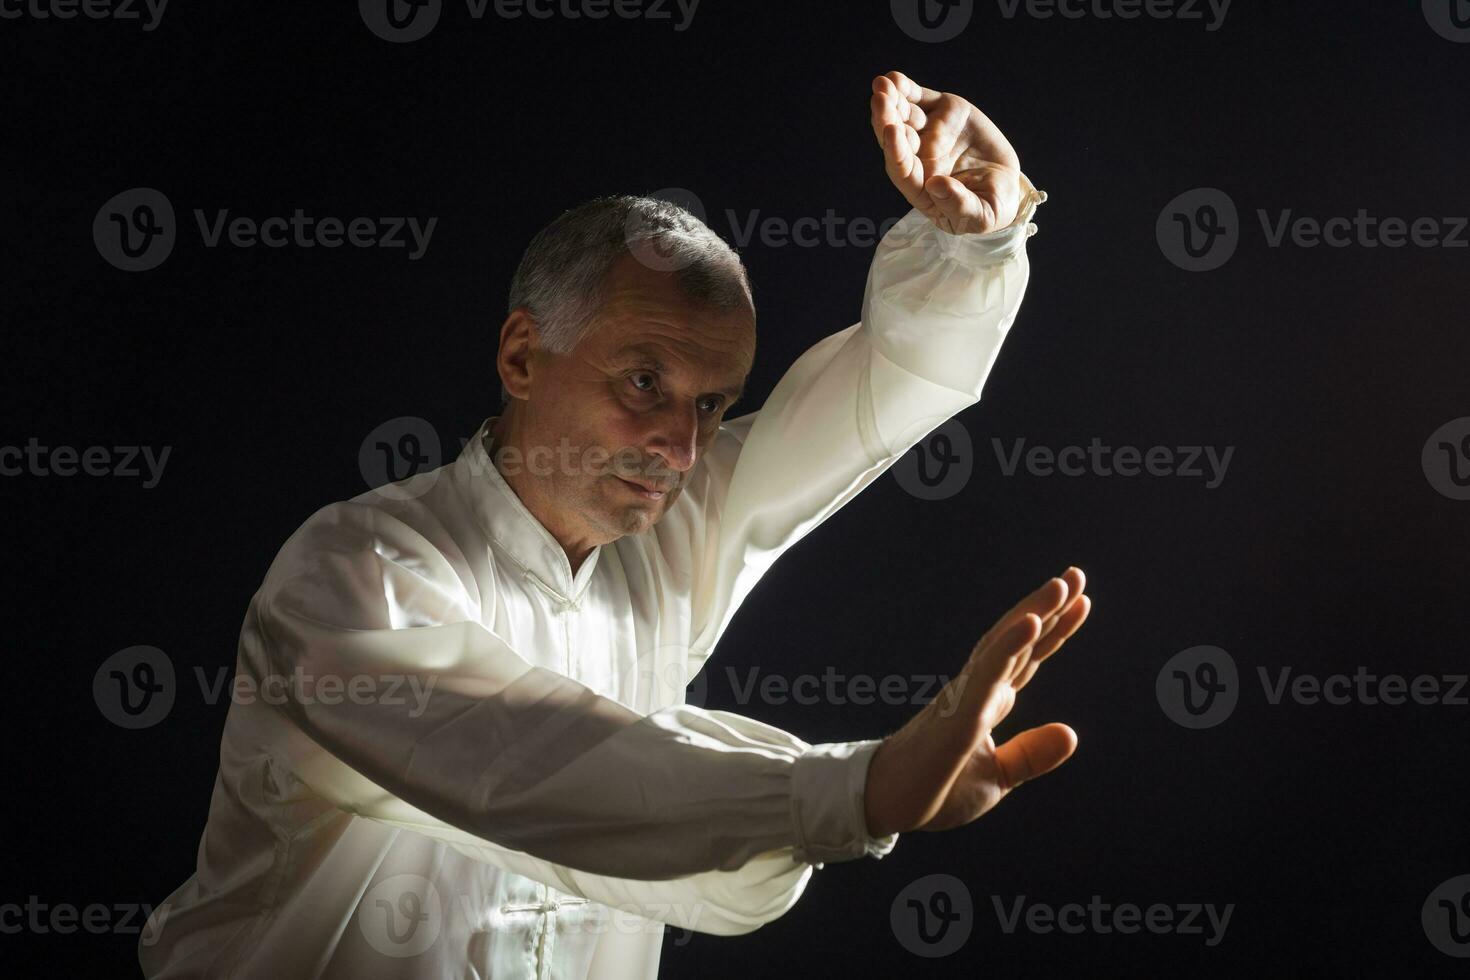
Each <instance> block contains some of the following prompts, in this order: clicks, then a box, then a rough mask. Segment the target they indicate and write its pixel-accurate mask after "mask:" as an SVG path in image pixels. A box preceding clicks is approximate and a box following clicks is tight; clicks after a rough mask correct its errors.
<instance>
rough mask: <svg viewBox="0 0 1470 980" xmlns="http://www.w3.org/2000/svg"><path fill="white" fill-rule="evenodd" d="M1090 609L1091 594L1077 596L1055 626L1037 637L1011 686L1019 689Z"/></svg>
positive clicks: (1084, 619)
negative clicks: (1046, 633) (1044, 634)
mask: <svg viewBox="0 0 1470 980" xmlns="http://www.w3.org/2000/svg"><path fill="white" fill-rule="evenodd" d="M1091 610H1092V597H1091V596H1085V595H1083V596H1078V597H1077V599H1076V600H1075V601H1074V602H1073V603H1072V605H1071V606H1068V607H1067V611H1066V612H1065V613H1063V614H1062V615H1061V617H1060V618H1058V620H1057V625H1056V628H1055V629H1053V630H1052V632H1051V633H1049V634H1048V635H1046V636H1044V637H1042V638H1041V639H1039V640H1038V641H1037V642H1036V643H1035V645H1033V646H1032V648H1031V654H1030V656H1029V657H1028V658H1027V661H1026V664H1025V665H1024V666H1023V667H1022V669H1021V671H1020V673H1019V674H1017V675H1016V679H1015V680H1014V681H1013V682H1012V683H1011V686H1012V687H1014V688H1016V690H1018V691H1019V690H1020V689H1021V688H1023V687H1025V686H1026V684H1027V682H1029V681H1030V680H1031V678H1032V677H1033V676H1034V675H1035V674H1036V670H1037V668H1038V667H1040V666H1041V664H1042V662H1043V661H1045V660H1046V658H1047V657H1050V656H1051V655H1052V654H1053V653H1056V652H1057V650H1058V649H1060V648H1061V646H1062V644H1063V643H1065V642H1067V639H1068V638H1069V637H1070V636H1071V635H1072V634H1073V633H1075V632H1077V630H1078V629H1079V628H1080V627H1081V626H1082V624H1083V623H1084V622H1086V620H1087V614H1088V613H1089V612H1090V611H1091Z"/></svg>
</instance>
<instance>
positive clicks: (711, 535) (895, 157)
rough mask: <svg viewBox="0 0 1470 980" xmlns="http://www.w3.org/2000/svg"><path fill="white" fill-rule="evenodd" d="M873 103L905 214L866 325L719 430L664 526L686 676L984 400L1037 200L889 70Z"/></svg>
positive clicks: (964, 118)
mask: <svg viewBox="0 0 1470 980" xmlns="http://www.w3.org/2000/svg"><path fill="white" fill-rule="evenodd" d="M894 76H897V78H898V79H900V80H901V82H902V84H900V83H898V82H894V81H893V78H894ZM905 91H908V92H909V93H910V94H911V96H912V100H910V99H909V98H907V97H904V96H903V94H902V93H903V92H905ZM874 93H875V94H874V99H873V106H874V130H875V134H876V135H877V136H878V138H879V142H880V144H883V145H884V156H885V163H886V166H887V169H888V173H889V176H890V179H892V180H893V182H894V184H895V186H897V187H899V189H900V190H901V191H903V193H904V194H905V197H906V198H907V199H908V200H909V201H910V203H912V204H913V205H914V208H913V210H911V211H910V212H909V213H908V214H907V215H906V216H905V217H904V218H903V219H902V220H901V221H899V222H898V224H896V225H895V226H894V227H893V228H892V229H891V230H890V231H889V232H888V234H887V235H885V236H884V238H883V240H882V242H881V243H880V244H879V246H878V249H877V252H876V254H875V255H874V258H873V262H872V264H871V266H870V269H869V273H868V280H867V286H866V289H865V292H864V296H863V305H862V319H861V321H860V322H858V323H856V324H854V325H852V326H850V327H848V328H847V329H845V330H842V331H839V332H838V333H835V334H833V335H831V336H828V337H826V338H824V339H822V340H821V341H818V342H817V343H816V344H815V345H814V346H813V347H811V348H810V349H809V350H807V351H806V352H805V353H804V354H802V355H801V357H799V358H798V359H797V360H796V362H795V363H794V364H793V365H792V366H791V368H790V369H789V370H788V371H787V372H786V374H785V375H784V376H783V377H782V378H781V380H780V382H778V383H777V385H776V388H775V390H774V391H772V393H771V395H770V397H769V398H768V399H767V400H766V402H765V404H764V406H762V408H761V409H760V410H759V411H757V412H753V413H750V414H747V415H745V416H742V417H740V418H737V419H733V420H731V421H728V422H726V423H725V424H724V425H722V426H721V429H720V432H719V434H718V435H717V436H716V438H715V440H714V442H713V444H712V445H711V447H710V449H709V451H708V452H707V454H706V456H705V459H704V464H705V465H704V471H705V472H704V476H703V478H702V479H701V480H698V481H694V482H692V483H691V485H690V486H689V487H688V488H687V490H686V493H687V494H689V495H690V496H691V498H692V499H691V500H690V501H688V503H689V504H691V505H692V506H693V507H694V508H695V509H696V510H697V512H698V513H699V514H701V515H702V516H703V520H702V521H699V522H694V523H692V524H690V525H682V526H681V524H680V522H678V521H671V522H668V525H669V526H667V527H664V526H663V525H662V524H661V525H660V528H661V531H660V539H661V545H662V546H663V547H665V548H672V549H677V550H682V551H683V553H684V554H692V555H693V556H694V557H695V561H696V567H695V569H694V576H693V586H694V597H693V598H694V611H693V616H694V622H693V642H692V643H691V660H692V662H691V664H690V669H691V675H692V672H693V671H694V670H697V669H698V666H699V664H700V663H702V661H703V659H704V658H706V657H707V656H708V654H709V651H710V650H711V649H712V648H713V647H714V645H715V643H716V642H717V641H718V639H719V637H720V635H721V634H722V633H723V632H724V630H725V627H726V626H727V625H728V623H729V621H730V619H731V618H732V617H733V615H734V611H735V609H736V608H738V606H739V604H740V602H741V601H742V600H743V599H744V598H745V596H746V595H748V594H749V592H750V590H751V589H752V588H753V587H754V586H755V583H756V582H757V581H758V580H759V578H760V576H761V575H762V574H763V573H764V572H765V570H766V568H768V567H769V566H770V564H771V563H772V562H774V561H775V559H776V558H777V557H779V556H780V555H781V554H782V553H783V552H784V551H785V550H786V549H788V548H790V547H791V546H792V545H794V544H795V543H796V542H797V541H799V540H801V538H802V537H804V536H805V535H806V534H807V533H809V532H810V531H811V530H813V529H814V528H816V527H817V526H818V525H820V524H821V523H822V522H823V521H825V520H826V519H827V518H828V517H830V516H831V515H832V514H833V513H834V512H836V511H837V510H838V509H839V508H841V507H842V506H843V505H844V504H846V503H847V502H848V501H849V500H851V499H852V498H853V497H855V496H856V495H857V494H858V493H859V492H861V491H862V490H863V489H864V488H865V487H867V486H868V485H869V484H871V483H872V482H873V481H874V480H876V479H877V478H878V477H879V476H880V475H881V474H882V473H883V472H884V471H885V470H887V469H888V467H890V466H891V465H893V463H894V462H895V461H896V460H897V459H898V458H899V457H900V456H902V455H903V454H904V453H905V452H907V451H908V449H909V448H911V447H912V446H913V445H914V444H915V443H917V442H918V441H919V440H920V439H922V438H923V437H924V436H925V435H926V434H927V433H929V432H931V431H933V430H934V429H935V428H937V427H938V426H939V425H941V424H942V423H943V422H944V421H945V420H947V419H949V418H951V417H953V416H954V415H955V414H957V413H958V412H960V411H961V410H962V409H964V408H966V407H968V406H970V405H973V404H975V403H976V402H978V401H979V400H980V394H981V390H982V388H983V386H984V384H985V380H986V378H987V376H988V375H989V373H990V369H991V367H992V366H993V365H994V363H995V360H996V357H997V355H998V354H999V352H1000V347H1001V344H1002V342H1003V341H1004V340H1005V337H1006V335H1007V333H1008V332H1009V330H1010V327H1011V324H1012V322H1013V321H1014V320H1015V317H1016V314H1017V312H1018V310H1019V308H1020V304H1021V299H1022V296H1023V295H1024V293H1025V290H1026V285H1027V282H1028V280H1029V276H1030V266H1029V263H1028V261H1027V257H1026V241H1027V238H1028V237H1029V236H1030V234H1032V233H1033V232H1034V231H1035V226H1034V225H1033V224H1031V218H1032V216H1033V215H1034V213H1035V210H1036V207H1037V205H1038V204H1040V203H1041V202H1042V201H1044V200H1045V194H1044V193H1042V192H1039V191H1037V190H1035V188H1034V187H1033V186H1032V184H1031V182H1030V181H1029V180H1028V179H1027V178H1026V177H1025V176H1024V175H1023V174H1022V173H1021V171H1020V169H1019V160H1017V159H1015V155H1014V151H1013V150H1011V149H1010V146H1009V143H1006V142H1005V138H1004V137H1003V136H1001V135H1000V134H999V130H997V129H995V128H994V125H993V124H992V123H990V122H989V120H988V119H985V118H984V116H983V115H981V114H980V113H979V111H978V110H977V109H975V108H974V107H973V106H971V105H970V104H969V103H968V102H965V101H964V100H963V99H959V98H958V97H956V96H950V95H945V94H943V93H937V92H933V91H931V90H928V89H923V88H921V87H919V86H916V85H914V84H913V83H912V82H909V81H908V80H907V79H906V78H904V77H903V76H901V75H898V74H897V73H890V75H888V76H883V77H881V78H880V79H875V83H874ZM899 102H902V103H903V104H904V105H906V106H908V107H909V108H908V109H904V108H901V107H900V106H899V105H898V103H899ZM925 104H927V105H928V106H929V111H928V112H927V113H926V112H925V110H924V109H923V105H925ZM977 117H978V118H977ZM894 120H899V122H894ZM909 123H918V124H919V126H918V127H917V128H915V127H913V126H911V125H909ZM986 155H988V156H992V157H998V158H1000V159H1001V160H1002V164H1003V165H997V164H993V163H991V162H989V161H988V160H985V159H982V157H983V156H986ZM671 516H672V515H671ZM683 534H688V535H690V537H691V538H692V540H680V538H681V537H682V535H683Z"/></svg>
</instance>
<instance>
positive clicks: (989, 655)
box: [930, 613, 1041, 724]
mask: <svg viewBox="0 0 1470 980" xmlns="http://www.w3.org/2000/svg"><path fill="white" fill-rule="evenodd" d="M1040 632H1041V618H1040V617H1039V616H1037V615H1036V614H1035V613H1026V614H1025V615H1024V616H1023V617H1022V618H1021V621H1020V622H1018V623H1016V624H1015V625H1014V626H1012V627H1011V628H1010V629H1008V630H1006V631H1005V632H1004V633H1002V634H1001V635H1000V636H999V637H997V638H996V640H995V642H993V643H990V644H988V645H986V646H984V647H979V646H977V647H976V649H975V651H974V652H973V653H972V654H971V655H970V659H969V660H967V661H966V662H965V666H964V669H962V670H961V671H960V673H959V676H957V677H956V678H955V679H954V680H953V681H951V682H950V683H951V684H956V685H964V686H963V688H962V689H961V690H960V691H959V692H958V694H959V697H960V699H961V704H962V705H963V708H962V711H961V713H962V715H963V716H964V717H966V718H969V719H974V720H980V719H982V718H985V717H989V715H991V714H994V712H993V711H991V710H990V707H991V702H992V701H993V700H994V698H995V696H996V693H997V692H998V691H999V689H1000V688H1002V687H1006V688H1009V687H1010V680H1011V678H1012V677H1014V676H1015V675H1016V673H1017V671H1018V670H1019V669H1020V668H1021V667H1022V666H1023V664H1024V660H1025V657H1026V655H1027V653H1028V651H1029V650H1030V649H1031V644H1032V643H1035V642H1036V637H1037V636H1038V635H1040ZM930 703H931V704H932V703H933V702H930ZM1007 710H1009V709H1007ZM1002 716H1003V713H1002ZM999 721H1000V717H995V718H991V719H990V723H991V724H994V723H996V722H999Z"/></svg>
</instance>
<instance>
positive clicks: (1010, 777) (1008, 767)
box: [995, 722, 1077, 789]
mask: <svg viewBox="0 0 1470 980" xmlns="http://www.w3.org/2000/svg"><path fill="white" fill-rule="evenodd" d="M1076 749H1077V733H1076V732H1074V731H1072V729H1071V728H1069V727H1068V726H1066V725H1063V724H1062V723H1061V722H1052V723H1051V724H1049V725H1042V726H1041V727H1040V728H1028V729H1027V730H1026V731H1024V732H1021V733H1020V734H1018V735H1016V736H1015V737H1014V738H1012V739H1010V740H1009V741H1008V742H1006V743H1005V744H1004V745H1002V746H999V747H998V748H997V749H996V750H995V759H996V763H997V764H998V765H999V766H1000V769H1001V772H1002V773H1003V774H1004V786H1003V788H1004V789H1011V788H1013V787H1016V786H1019V785H1020V784H1022V783H1024V782H1026V781H1027V780H1028V779H1035V778H1036V777H1037V776H1044V775H1046V774H1047V773H1049V772H1051V771H1052V770H1053V769H1055V768H1056V767H1057V766H1059V765H1061V764H1062V763H1063V762H1066V761H1067V760H1068V759H1069V758H1071V756H1072V753H1073V752H1074V751H1076Z"/></svg>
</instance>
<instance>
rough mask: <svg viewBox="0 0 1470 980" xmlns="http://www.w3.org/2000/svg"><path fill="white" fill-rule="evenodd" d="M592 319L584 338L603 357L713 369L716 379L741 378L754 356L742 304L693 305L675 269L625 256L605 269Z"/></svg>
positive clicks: (750, 322)
mask: <svg viewBox="0 0 1470 980" xmlns="http://www.w3.org/2000/svg"><path fill="white" fill-rule="evenodd" d="M597 319H598V324H597V329H595V330H593V331H592V333H591V335H590V336H589V338H588V341H589V346H593V347H594V348H595V351H596V353H597V355H598V356H600V357H602V358H605V359H609V360H617V361H620V362H621V361H629V362H644V363H654V362H657V366H659V367H661V368H663V369H664V370H670V371H672V370H680V369H682V370H690V369H695V370H699V371H702V372H703V371H709V372H717V374H718V377H712V378H711V380H714V381H718V382H721V383H724V382H728V381H731V380H734V381H737V382H738V381H740V380H742V379H743V378H744V377H745V375H746V374H747V373H749V371H750V367H751V364H752V363H753V361H754V360H755V320H754V316H753V315H752V312H751V310H750V308H749V307H748V306H744V305H742V306H741V307H738V308H736V309H733V310H729V311H726V312H720V311H718V310H714V309H710V308H707V307H701V306H698V305H696V304H693V303H691V302H690V301H689V300H688V299H686V298H685V296H684V294H683V292H682V291H681V290H680V289H679V286H678V281H677V279H676V276H675V273H673V272H666V271H663V270H660V269H651V268H649V267H648V266H646V265H644V264H643V263H642V262H639V261H638V260H637V259H636V258H634V257H633V256H631V255H624V256H622V257H621V258H620V259H619V260H618V262H617V263H616V264H614V266H613V268H612V270H611V272H610V273H609V276H608V288H607V291H606V294H605V300H604V302H603V305H602V307H601V308H600V309H599V310H598V313H597Z"/></svg>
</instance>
